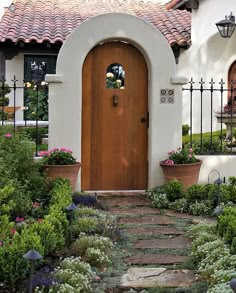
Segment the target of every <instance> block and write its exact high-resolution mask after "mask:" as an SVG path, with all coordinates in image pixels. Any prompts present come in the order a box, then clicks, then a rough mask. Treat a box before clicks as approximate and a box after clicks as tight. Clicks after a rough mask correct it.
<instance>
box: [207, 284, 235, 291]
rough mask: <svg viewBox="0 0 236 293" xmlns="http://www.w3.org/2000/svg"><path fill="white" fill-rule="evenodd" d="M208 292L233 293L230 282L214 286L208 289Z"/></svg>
mask: <svg viewBox="0 0 236 293" xmlns="http://www.w3.org/2000/svg"><path fill="white" fill-rule="evenodd" d="M207 293H232V289H231V288H230V286H229V283H228V282H227V283H221V284H216V285H214V286H212V287H211V288H210V289H208V290H207Z"/></svg>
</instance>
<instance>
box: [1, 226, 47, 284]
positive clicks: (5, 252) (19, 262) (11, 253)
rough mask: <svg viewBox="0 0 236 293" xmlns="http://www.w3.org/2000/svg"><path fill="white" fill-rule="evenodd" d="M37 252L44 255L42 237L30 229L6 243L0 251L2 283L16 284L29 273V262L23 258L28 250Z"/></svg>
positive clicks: (16, 234)
mask: <svg viewBox="0 0 236 293" xmlns="http://www.w3.org/2000/svg"><path fill="white" fill-rule="evenodd" d="M32 249H34V250H37V251H39V253H41V254H42V255H43V254H44V249H43V246H42V243H41V239H40V237H39V236H38V235H37V234H36V233H33V232H29V231H28V229H24V230H23V231H22V232H21V234H18V233H17V232H16V233H15V234H14V236H13V238H12V240H11V241H10V240H9V242H8V243H7V242H5V243H4V244H3V246H2V247H1V249H0V281H1V282H8V283H11V284H15V283H16V282H18V280H22V279H23V278H24V277H25V276H26V274H27V273H28V271H29V262H28V261H27V260H26V259H24V258H23V255H24V254H25V253H26V252H27V251H28V250H32Z"/></svg>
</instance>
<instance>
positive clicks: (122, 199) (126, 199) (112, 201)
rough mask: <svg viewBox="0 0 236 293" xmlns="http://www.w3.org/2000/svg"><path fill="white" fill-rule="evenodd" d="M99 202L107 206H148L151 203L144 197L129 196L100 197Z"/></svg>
mask: <svg viewBox="0 0 236 293" xmlns="http://www.w3.org/2000/svg"><path fill="white" fill-rule="evenodd" d="M98 200H99V202H101V203H105V204H106V205H108V206H111V207H115V206H125V207H128V206H149V205H151V201H150V200H149V199H148V198H146V197H145V196H144V195H130V196H116V195H114V196H100V197H98Z"/></svg>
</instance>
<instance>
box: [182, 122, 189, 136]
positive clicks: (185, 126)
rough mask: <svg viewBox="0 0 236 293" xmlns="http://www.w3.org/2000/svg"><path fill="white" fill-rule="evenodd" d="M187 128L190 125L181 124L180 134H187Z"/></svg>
mask: <svg viewBox="0 0 236 293" xmlns="http://www.w3.org/2000/svg"><path fill="white" fill-rule="evenodd" d="M189 129H190V126H189V125H188V124H184V125H182V135H183V136H185V135H188V132H189Z"/></svg>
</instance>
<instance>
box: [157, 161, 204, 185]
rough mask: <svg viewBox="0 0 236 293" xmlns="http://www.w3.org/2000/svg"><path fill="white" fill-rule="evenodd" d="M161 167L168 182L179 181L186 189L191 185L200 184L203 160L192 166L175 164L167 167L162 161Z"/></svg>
mask: <svg viewBox="0 0 236 293" xmlns="http://www.w3.org/2000/svg"><path fill="white" fill-rule="evenodd" d="M160 165H161V167H162V171H163V173H164V177H165V180H166V181H170V180H174V179H176V180H178V181H180V182H182V183H183V185H184V188H185V189H186V188H187V187H189V186H190V185H193V184H196V183H197V182H198V176H199V172H200V168H201V165H202V161H201V160H197V162H196V163H192V164H174V165H167V164H165V161H161V162H160Z"/></svg>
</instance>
